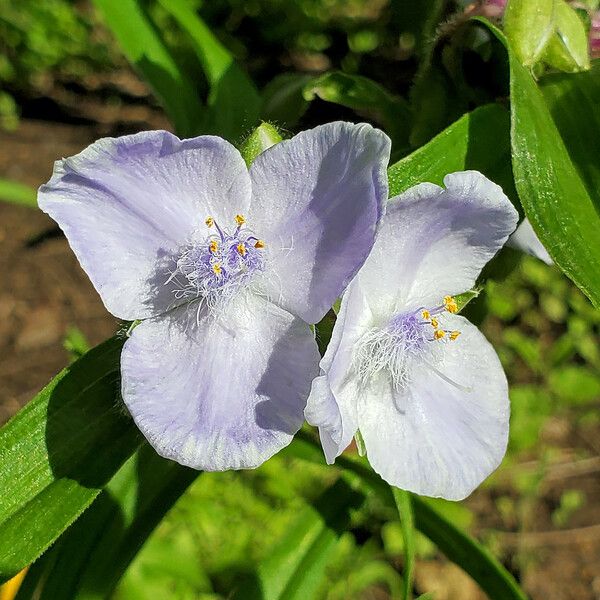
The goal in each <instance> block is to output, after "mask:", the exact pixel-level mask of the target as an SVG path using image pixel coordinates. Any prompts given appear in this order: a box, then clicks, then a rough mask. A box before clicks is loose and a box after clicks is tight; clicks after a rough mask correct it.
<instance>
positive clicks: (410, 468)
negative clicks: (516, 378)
mask: <svg viewBox="0 0 600 600" xmlns="http://www.w3.org/2000/svg"><path fill="white" fill-rule="evenodd" d="M445 321H446V322H447V323H449V324H450V326H451V327H452V328H455V329H457V330H460V331H461V332H462V335H461V336H460V337H459V338H458V339H457V340H455V341H453V342H448V343H446V344H445V347H444V348H443V352H442V356H443V358H442V360H441V362H440V363H438V364H437V365H435V368H431V367H430V366H429V365H427V364H424V363H423V364H420V365H415V371H414V373H413V380H412V382H411V383H410V385H409V386H408V387H407V388H406V391H405V392H404V393H399V392H398V391H395V390H393V389H392V387H391V382H390V380H389V378H387V377H380V378H379V379H377V380H374V381H373V383H372V385H370V386H369V388H368V390H365V391H364V393H363V394H361V395H360V396H359V402H358V412H359V417H358V418H359V428H360V432H361V434H362V436H363V439H364V442H365V446H366V449H367V456H368V458H369V462H370V463H371V466H372V467H373V469H374V470H375V471H377V473H379V474H380V475H381V477H382V478H383V479H385V480H386V481H387V482H388V483H390V484H391V485H395V486H397V487H399V488H402V489H405V490H409V491H412V492H415V493H417V494H423V495H427V496H436V497H442V498H447V499H449V500H461V499H462V498H465V497H466V496H468V495H469V494H470V493H471V492H472V491H473V490H474V489H475V487H477V486H478V485H479V484H480V483H481V482H482V481H483V480H484V479H485V478H486V477H487V476H488V475H489V474H490V473H491V472H492V471H494V469H496V467H497V466H498V465H499V464H500V462H501V460H502V457H503V456H504V453H505V451H506V444H507V440H508V421H509V410H510V408H509V399H508V386H507V382H506V377H505V375H504V371H503V370H502V366H501V364H500V361H499V360H498V357H497V355H496V353H495V351H494V349H493V348H492V346H491V345H490V344H489V342H488V341H487V340H486V339H485V338H484V336H483V335H482V334H481V333H480V332H479V330H478V329H477V328H476V327H475V326H473V325H471V323H469V322H468V321H467V320H466V319H464V318H463V317H459V316H455V315H448V316H447V317H445ZM449 380H453V381H454V383H450V381H449Z"/></svg>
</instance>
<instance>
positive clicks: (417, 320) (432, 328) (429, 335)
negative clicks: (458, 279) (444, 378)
mask: <svg viewBox="0 0 600 600" xmlns="http://www.w3.org/2000/svg"><path fill="white" fill-rule="evenodd" d="M444 312H450V313H456V312H458V305H457V304H456V301H455V300H454V298H452V297H451V296H446V297H445V298H444V301H443V303H442V304H441V305H440V306H436V307H433V308H423V307H421V308H418V309H416V310H413V311H410V312H405V313H400V314H398V315H395V316H394V317H392V319H391V320H390V321H389V322H388V324H387V325H386V326H384V327H374V328H372V329H370V330H369V331H367V332H366V333H365V334H364V335H363V336H362V337H361V339H360V340H359V342H358V344H357V347H356V350H355V352H354V356H353V367H354V368H355V369H356V371H357V373H358V376H359V380H360V381H361V383H362V384H363V385H365V384H367V383H368V382H369V381H370V380H371V379H372V378H373V377H375V376H376V375H378V374H379V373H380V372H382V371H386V372H387V373H389V375H390V376H391V378H392V382H393V385H394V387H395V388H396V389H402V388H404V387H405V386H406V384H407V383H408V381H409V379H410V375H411V365H413V364H414V362H415V360H417V361H418V362H425V363H427V359H426V358H425V355H427V356H428V359H430V358H433V359H434V360H435V358H434V357H435V352H431V350H432V349H435V348H432V347H431V344H436V347H438V346H439V344H444V343H447V342H449V341H450V342H453V341H454V340H456V339H457V338H458V336H459V335H460V331H450V330H447V329H444V328H443V327H442V326H441V325H440V319H441V320H443V313H444ZM428 366H429V367H431V368H432V369H434V370H435V365H429V364H428ZM436 372H437V370H436Z"/></svg>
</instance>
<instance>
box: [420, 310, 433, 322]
mask: <svg viewBox="0 0 600 600" xmlns="http://www.w3.org/2000/svg"><path fill="white" fill-rule="evenodd" d="M421 314H422V315H423V318H424V319H425V320H426V321H429V319H430V318H431V313H430V312H429V311H428V310H424V311H423V312H422V313H421Z"/></svg>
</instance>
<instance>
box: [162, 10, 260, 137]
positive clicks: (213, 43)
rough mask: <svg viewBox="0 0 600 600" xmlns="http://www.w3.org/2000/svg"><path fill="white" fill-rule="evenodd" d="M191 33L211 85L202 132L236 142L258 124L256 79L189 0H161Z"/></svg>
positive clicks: (258, 97) (258, 104)
mask: <svg viewBox="0 0 600 600" xmlns="http://www.w3.org/2000/svg"><path fill="white" fill-rule="evenodd" d="M160 4H161V5H162V7H163V8H164V9H165V10H166V11H168V12H169V13H170V14H171V15H172V16H173V17H174V18H175V19H176V21H177V22H178V23H179V25H180V26H181V28H182V29H183V30H184V31H185V32H186V33H187V34H188V35H189V36H190V38H191V40H192V42H193V44H194V48H195V50H196V54H197V56H198V58H199V60H200V64H201V65H202V68H203V70H204V73H205V75H206V79H207V81H208V84H209V87H210V93H209V97H208V106H209V110H208V111H207V114H206V116H205V120H204V122H203V131H202V133H216V134H218V135H221V136H223V137H224V138H226V139H229V140H230V141H232V142H235V141H238V139H239V138H240V137H241V135H242V134H243V133H245V132H246V131H248V130H249V129H251V128H252V127H254V126H255V125H256V121H257V119H258V116H259V112H260V105H261V99H260V96H259V95H258V91H257V90H256V87H255V86H254V84H253V83H252V80H251V79H250V78H249V77H248V75H246V73H244V71H243V70H242V69H241V68H240V67H239V66H238V65H237V63H236V62H235V60H234V57H233V56H232V54H231V53H230V52H229V50H227V48H225V46H223V44H221V42H220V41H219V40H218V39H217V38H216V37H215V35H214V34H213V33H212V31H211V30H210V28H209V27H208V26H207V25H206V23H204V21H203V20H202V19H201V18H200V16H199V15H198V14H197V13H196V12H195V11H194V10H193V8H192V7H191V6H190V4H189V3H187V2H185V0H160Z"/></svg>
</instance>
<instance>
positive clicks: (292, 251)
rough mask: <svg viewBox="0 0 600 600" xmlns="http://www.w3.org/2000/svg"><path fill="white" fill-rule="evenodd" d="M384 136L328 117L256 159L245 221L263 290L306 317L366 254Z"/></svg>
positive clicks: (377, 212)
mask: <svg viewBox="0 0 600 600" xmlns="http://www.w3.org/2000/svg"><path fill="white" fill-rule="evenodd" d="M389 153H390V140H389V138H388V137H387V136H386V135H385V134H384V133H382V132H381V131H379V130H377V129H373V128H372V127H371V126H370V125H367V124H364V123H363V124H360V125H353V124H351V123H342V122H336V123H329V124H327V125H322V126H320V127H316V128H315V129H311V130H309V131H303V132H302V133H299V134H298V135H296V136H295V137H294V138H292V139H291V140H287V141H283V142H280V143H279V144H276V145H275V146H273V147H272V148H270V149H269V150H267V151H265V152H263V153H262V154H261V155H259V156H258V157H257V159H256V160H255V161H254V163H253V164H252V167H251V168H250V177H251V178H252V204H251V209H250V210H251V222H252V226H253V227H254V226H256V228H257V231H258V232H260V236H261V237H262V236H264V238H265V240H266V242H267V251H268V253H269V254H268V256H269V261H270V269H272V273H273V277H272V278H271V280H270V281H269V282H268V284H267V293H268V294H269V296H270V297H271V298H272V299H273V301H275V302H278V303H279V304H280V305H281V306H282V307H283V308H285V309H286V310H289V311H290V312H292V313H293V314H296V315H298V316H300V317H302V319H304V320H305V321H307V322H308V323H316V322H318V321H320V320H321V318H322V317H323V316H324V315H325V313H326V312H327V310H329V308H330V307H331V305H332V304H333V302H334V301H335V300H336V298H337V297H338V296H339V295H340V294H341V292H342V291H343V289H344V288H345V287H346V285H347V284H348V282H349V281H350V280H351V279H352V277H353V276H354V274H355V273H356V272H357V271H358V269H359V268H360V266H361V265H362V263H363V262H364V260H365V259H366V257H367V255H368V254H369V251H370V250H371V247H372V245H373V240H374V237H375V232H376V229H377V226H378V222H379V219H380V217H381V215H382V212H383V204H384V202H385V200H386V199H387V190H388V187H387V175H386V167H387V162H388V159H389Z"/></svg>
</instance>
